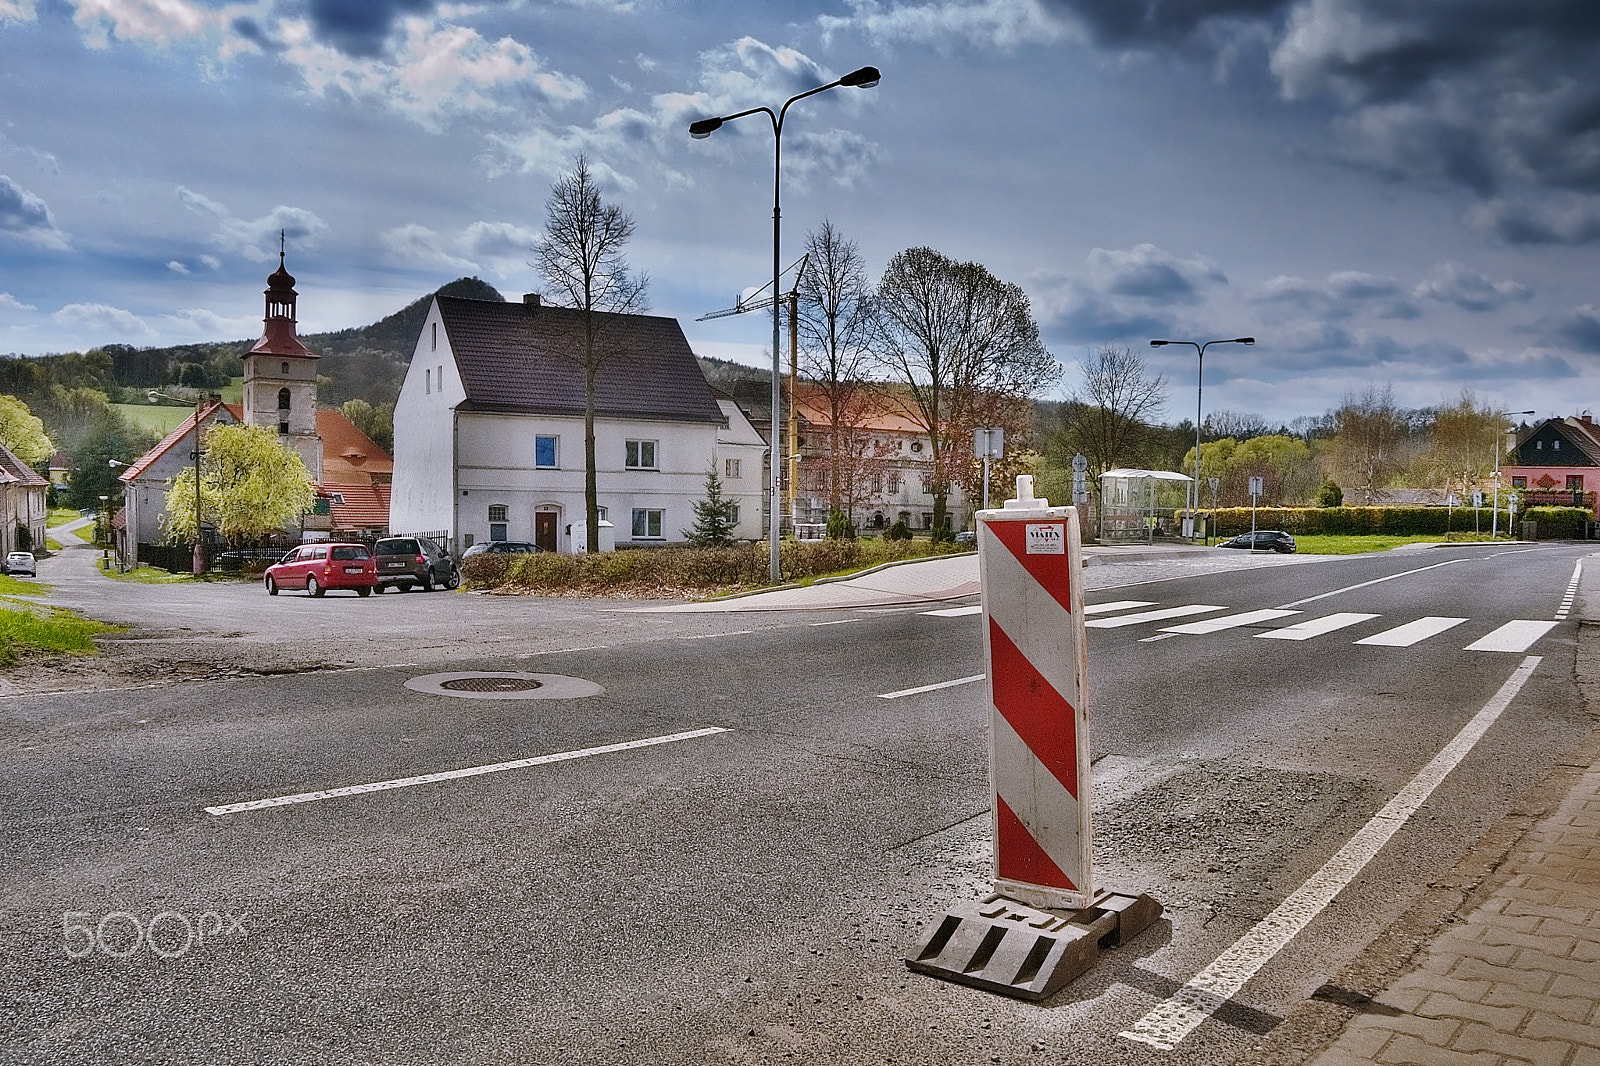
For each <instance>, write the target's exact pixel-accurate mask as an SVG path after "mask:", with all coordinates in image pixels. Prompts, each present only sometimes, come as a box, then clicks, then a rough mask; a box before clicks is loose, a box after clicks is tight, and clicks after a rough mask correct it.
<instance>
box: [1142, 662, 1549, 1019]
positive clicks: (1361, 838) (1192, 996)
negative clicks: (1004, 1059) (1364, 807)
mask: <svg viewBox="0 0 1600 1066" xmlns="http://www.w3.org/2000/svg"><path fill="white" fill-rule="evenodd" d="M1539 661H1540V659H1539V656H1537V655H1530V656H1528V657H1527V658H1526V659H1524V660H1522V665H1521V666H1518V667H1517V668H1516V670H1514V671H1513V672H1512V674H1511V676H1510V677H1509V678H1507V679H1506V683H1505V684H1503V685H1501V686H1500V690H1499V691H1498V692H1496V693H1495V694H1494V696H1493V697H1492V698H1491V699H1490V700H1489V702H1488V703H1486V704H1484V706H1483V709H1482V710H1480V711H1479V712H1478V713H1477V714H1476V715H1474V716H1473V718H1472V721H1470V722H1468V723H1467V724H1466V725H1465V726H1464V727H1463V728H1462V730H1461V732H1459V733H1457V734H1456V735H1455V738H1454V739H1452V740H1451V741H1450V743H1448V744H1446V745H1445V746H1444V748H1443V750H1441V751H1440V752H1439V754H1437V755H1435V756H1434V757H1433V759H1432V760H1430V761H1429V763H1428V765H1426V766H1424V767H1423V768H1422V769H1421V770H1419V771H1417V775H1416V776H1415V777H1413V778H1412V779H1411V780H1410V781H1409V782H1407V783H1406V786H1405V787H1404V788H1402V789H1401V790H1400V791H1399V792H1398V793H1396V794H1395V797H1394V798H1393V799H1391V800H1390V801H1389V802H1388V803H1386V804H1384V806H1383V809H1382V810H1380V811H1379V812H1378V813H1377V814H1375V815H1373V816H1372V820H1371V821H1369V822H1368V823H1367V824H1366V825H1364V826H1362V827H1361V829H1360V830H1359V831H1357V833H1356V835H1355V836H1353V837H1351V838H1350V842H1349V843H1347V844H1346V845H1345V846H1344V847H1342V848H1340V849H1339V850H1338V852H1337V853H1335V854H1334V856H1333V858H1331V859H1329V860H1328V861H1327V862H1326V863H1324V864H1323V866H1322V868H1321V869H1320V870H1318V871H1317V872H1316V873H1314V874H1312V875H1311V878H1310V879H1309V880H1308V881H1306V883H1305V884H1303V885H1301V886H1300V887H1299V888H1297V889H1295V890H1294V891H1293V892H1292V893H1290V894H1289V896H1288V897H1287V898H1285V899H1284V901H1283V902H1282V903H1280V904H1278V906H1277V907H1276V908H1274V909H1273V911H1272V913H1271V914H1268V915H1267V916H1266V917H1265V918H1263V919H1262V920H1261V921H1260V923H1259V924H1257V925H1256V926H1254V927H1253V928H1252V929H1251V930H1250V931H1249V932H1247V933H1245V935H1244V936H1242V937H1240V938H1239V939H1238V940H1237V941H1235V942H1234V943H1233V945H1232V946H1231V947H1229V948H1228V950H1226V951H1224V952H1223V953H1222V954H1221V955H1220V956H1218V958H1217V960H1216V961H1215V962H1213V963H1212V964H1211V965H1210V966H1207V967H1206V968H1205V969H1204V970H1202V971H1200V972H1199V973H1198V974H1196V975H1195V976H1194V977H1192V978H1190V979H1189V982H1188V983H1187V984H1185V985H1184V986H1183V987H1182V988H1180V989H1178V991H1177V992H1176V993H1174V994H1173V996H1172V997H1171V998H1170V999H1167V1000H1165V1001H1163V1002H1161V1003H1159V1004H1157V1005H1156V1007H1155V1009H1154V1010H1152V1011H1150V1013H1148V1014H1146V1015H1145V1016H1144V1017H1143V1018H1140V1019H1139V1020H1138V1021H1137V1022H1135V1023H1134V1025H1133V1027H1132V1028H1131V1029H1128V1030H1126V1031H1124V1032H1122V1033H1120V1034H1119V1035H1120V1036H1122V1037H1123V1039H1125V1040H1131V1041H1135V1042H1137V1043H1141V1044H1149V1045H1150V1046H1151V1047H1155V1048H1160V1049H1161V1050H1163V1051H1171V1050H1172V1049H1173V1048H1175V1047H1177V1045H1178V1044H1180V1043H1182V1042H1183V1041H1184V1039H1186V1038H1187V1037H1188V1036H1189V1034H1190V1033H1192V1032H1194V1031H1195V1029H1196V1028H1198V1027H1199V1025H1200V1023H1201V1022H1203V1021H1205V1020H1206V1019H1207V1018H1209V1017H1211V1015H1212V1014H1214V1013H1215V1012H1216V1011H1217V1010H1218V1009H1219V1008H1221V1007H1222V1005H1223V1004H1225V1003H1227V1002H1228V1000H1229V999H1231V998H1232V997H1233V996H1235V995H1237V994H1238V992H1239V990H1240V989H1241V988H1243V987H1244V986H1245V984H1246V983H1247V982H1248V981H1249V980H1250V978H1252V977H1254V976H1255V975H1256V973H1257V972H1258V971H1259V970H1260V969H1261V968H1262V967H1263V966H1265V965H1266V964H1267V963H1268V962H1270V961H1271V960H1272V958H1273V957H1274V956H1276V955H1277V954H1278V952H1279V951H1281V950H1283V948H1284V947H1285V946H1287V945H1288V943H1289V941H1291V940H1293V939H1294V938H1295V937H1296V936H1298V935H1299V934H1300V932H1301V930H1303V929H1305V927H1306V926H1307V925H1309V924H1311V921H1312V919H1314V918H1316V917H1317V915H1319V914H1320V913H1322V911H1323V909H1324V908H1326V907H1327V906H1328V904H1329V903H1332V902H1333V900H1334V899H1335V898H1336V897H1337V896H1338V895H1339V893H1340V892H1342V891H1344V889H1345V887H1346V886H1347V885H1349V884H1350V882H1351V881H1353V880H1355V878H1356V875H1357V874H1359V873H1360V872H1361V871H1362V870H1363V869H1364V868H1365V867H1366V865H1367V863H1369V862H1371V861H1372V859H1373V858H1374V857H1375V856H1376V855H1377V854H1378V852H1379V851H1380V850H1382V848H1383V846H1384V845H1385V844H1387V843H1388V842H1389V840H1390V838H1391V837H1393V836H1394V835H1395V833H1397V832H1399V831H1400V829H1401V827H1402V826H1404V825H1405V823H1406V821H1407V820H1408V819H1409V818H1410V817H1411V816H1412V815H1413V814H1415V813H1416V811H1417V808H1419V807H1421V806H1422V804H1423V803H1424V802H1425V801H1426V800H1427V798H1428V797H1429V796H1430V795H1432V793H1433V790H1434V789H1436V788H1438V787H1439V783H1440V782H1442V781H1443V780H1444V779H1445V778H1446V777H1447V776H1449V774H1450V772H1451V771H1452V770H1454V769H1455V768H1456V766H1458V765H1459V764H1460V763H1461V760H1462V759H1464V758H1466V757H1467V754H1468V753H1469V752H1470V751H1471V750H1472V748H1473V745H1475V744H1477V742H1478V741H1479V740H1480V739H1481V738H1482V737H1483V735H1484V734H1485V733H1487V732H1488V731H1489V727H1490V726H1492V725H1494V723H1495V720H1496V719H1498V718H1499V717H1500V715H1501V713H1502V712H1504V711H1505V709H1506V707H1507V706H1508V705H1509V704H1510V703H1511V701H1512V699H1514V698H1515V697H1516V695H1517V693H1518V692H1519V691H1521V689H1522V686H1523V684H1524V683H1526V682H1527V680H1528V678H1529V676H1531V675H1532V673H1533V671H1534V668H1535V667H1537V666H1538V665H1539Z"/></svg>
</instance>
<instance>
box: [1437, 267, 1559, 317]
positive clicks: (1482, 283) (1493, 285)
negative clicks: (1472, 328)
mask: <svg viewBox="0 0 1600 1066" xmlns="http://www.w3.org/2000/svg"><path fill="white" fill-rule="evenodd" d="M1413 295H1415V296H1416V297H1417V298H1418V299H1419V300H1421V299H1427V300H1438V301H1440V302H1441V303H1451V304H1455V305H1456V306H1457V307H1460V308H1463V309H1464V310H1467V311H1493V310H1496V309H1497V308H1500V307H1503V306H1505V305H1506V304H1508V303H1513V302H1516V301H1520V300H1527V299H1530V298H1531V297H1532V296H1533V293H1532V292H1530V291H1529V289H1528V287H1527V286H1526V285H1523V284H1522V283H1521V282H1517V281H1511V280H1506V281H1490V280H1489V279H1488V278H1486V277H1484V276H1483V275H1482V274H1480V273H1478V272H1477V271H1475V270H1469V269H1467V268H1466V267H1464V266H1462V265H1461V264H1460V263H1455V262H1447V263H1440V264H1438V265H1437V266H1435V267H1434V268H1433V269H1432V270H1430V271H1429V272H1428V276H1427V277H1426V278H1424V279H1423V280H1422V281H1421V282H1419V283H1418V284H1417V287H1416V289H1414V290H1413Z"/></svg>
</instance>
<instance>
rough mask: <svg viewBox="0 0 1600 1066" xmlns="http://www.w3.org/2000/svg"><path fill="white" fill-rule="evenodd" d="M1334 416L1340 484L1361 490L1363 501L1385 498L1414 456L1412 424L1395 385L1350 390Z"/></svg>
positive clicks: (1335, 449) (1335, 457)
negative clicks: (1399, 404)
mask: <svg viewBox="0 0 1600 1066" xmlns="http://www.w3.org/2000/svg"><path fill="white" fill-rule="evenodd" d="M1333 418H1334V425H1335V427H1336V428H1335V431H1334V465H1335V467H1336V469H1337V470H1338V471H1339V482H1340V484H1342V485H1344V486H1346V487H1347V489H1348V490H1349V491H1350V492H1352V493H1357V492H1359V493H1360V494H1361V496H1360V499H1361V502H1362V503H1365V504H1371V503H1372V502H1373V501H1374V500H1377V499H1381V498H1382V497H1383V496H1384V494H1385V490H1386V489H1387V488H1388V487H1389V484H1390V483H1391V482H1392V481H1393V480H1394V479H1395V477H1396V476H1397V475H1398V474H1399V473H1400V472H1401V471H1402V470H1404V469H1405V467H1406V463H1407V462H1408V461H1409V459H1410V454H1409V453H1410V450H1411V449H1410V444H1411V433H1410V426H1409V423H1408V421H1407V417H1406V415H1405V414H1404V413H1403V412H1401V411H1400V409H1399V408H1397V407H1396V406H1395V402H1394V389H1393V388H1392V387H1391V386H1388V385H1385V386H1383V387H1382V388H1379V387H1378V386H1376V385H1368V386H1367V388H1366V391H1365V392H1363V393H1362V394H1361V395H1360V396H1356V395H1354V394H1351V393H1346V394H1345V396H1344V399H1343V400H1342V401H1341V403H1340V405H1339V409H1338V410H1337V411H1335V412H1334V415H1333ZM1347 498H1348V497H1347Z"/></svg>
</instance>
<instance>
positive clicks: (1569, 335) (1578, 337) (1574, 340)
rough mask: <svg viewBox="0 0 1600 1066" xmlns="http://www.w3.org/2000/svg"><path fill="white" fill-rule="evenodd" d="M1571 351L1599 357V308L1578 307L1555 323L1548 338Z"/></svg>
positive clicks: (1591, 306)
mask: <svg viewBox="0 0 1600 1066" xmlns="http://www.w3.org/2000/svg"><path fill="white" fill-rule="evenodd" d="M1549 339H1550V340H1551V341H1552V342H1553V343H1554V344H1556V345H1558V346H1560V347H1562V348H1567V349H1570V350H1572V351H1578V352H1584V353H1586V354H1589V355H1600V307H1596V306H1594V305H1592V304H1591V305H1588V306H1585V307H1580V308H1578V309H1577V310H1576V311H1573V312H1572V313H1571V314H1569V315H1567V316H1566V317H1565V318H1563V319H1561V320H1560V321H1559V322H1557V323H1556V325H1555V328H1554V329H1553V330H1552V331H1551V336H1550V338H1549Z"/></svg>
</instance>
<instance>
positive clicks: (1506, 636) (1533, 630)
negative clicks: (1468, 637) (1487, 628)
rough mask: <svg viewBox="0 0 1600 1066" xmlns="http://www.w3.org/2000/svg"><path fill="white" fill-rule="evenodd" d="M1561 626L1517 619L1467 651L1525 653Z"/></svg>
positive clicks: (1474, 642)
mask: <svg viewBox="0 0 1600 1066" xmlns="http://www.w3.org/2000/svg"><path fill="white" fill-rule="evenodd" d="M1559 624H1560V623H1558V622H1535V621H1532V620H1530V619H1526V618H1517V619H1514V620H1512V621H1510V622H1507V623H1506V624H1505V625H1503V626H1501V627H1500V628H1499V629H1496V630H1495V631H1494V632H1493V633H1490V634H1489V635H1488V636H1485V637H1483V638H1481V639H1479V640H1475V641H1473V642H1472V643H1471V644H1468V645H1467V647H1466V650H1467V651H1510V652H1519V653H1520V652H1525V651H1527V650H1528V649H1529V648H1531V647H1533V642H1534V641H1536V640H1538V639H1539V638H1540V637H1542V636H1544V635H1545V634H1546V633H1548V632H1550V631H1551V630H1552V629H1554V628H1555V627H1556V626H1557V625H1559Z"/></svg>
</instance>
